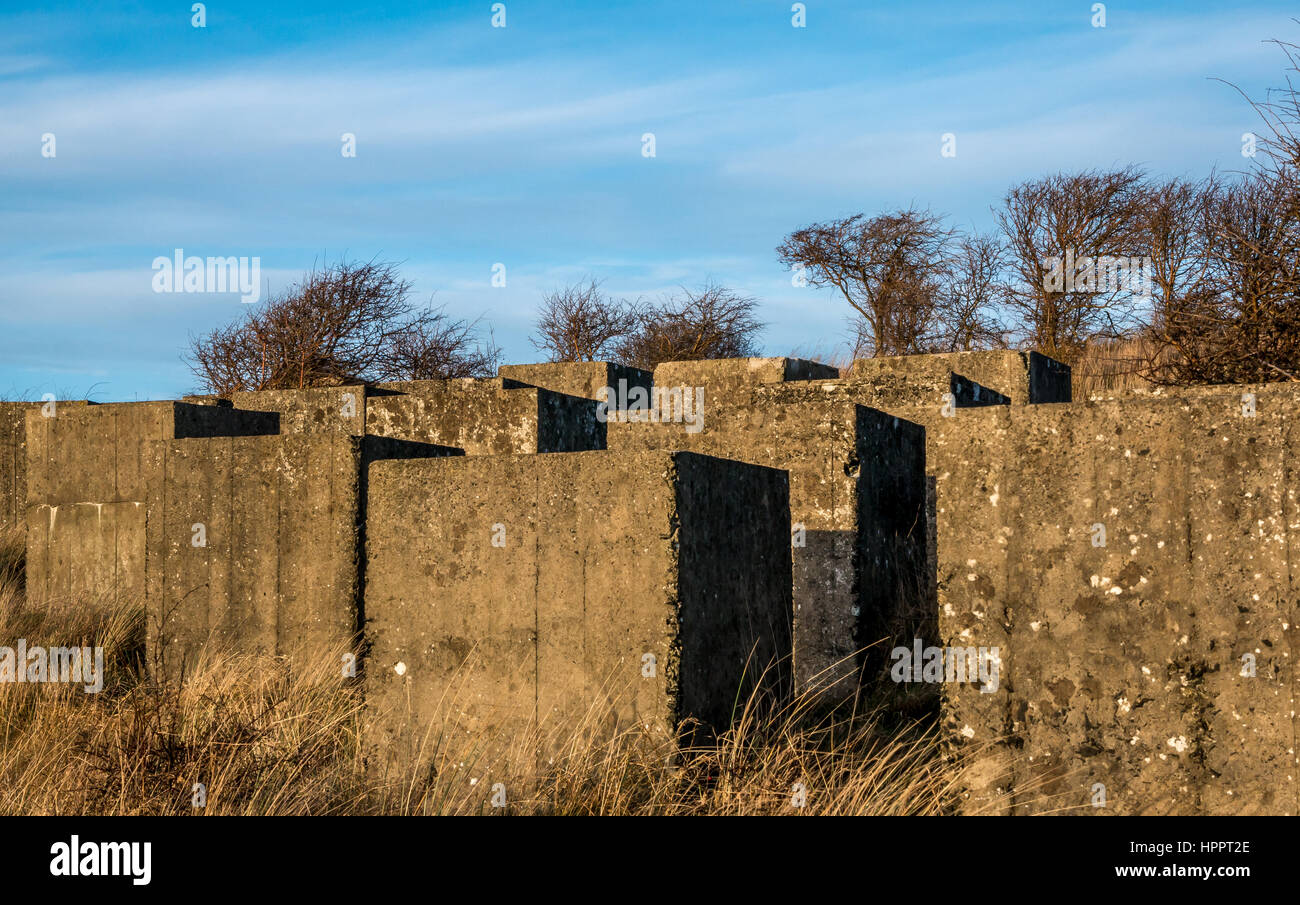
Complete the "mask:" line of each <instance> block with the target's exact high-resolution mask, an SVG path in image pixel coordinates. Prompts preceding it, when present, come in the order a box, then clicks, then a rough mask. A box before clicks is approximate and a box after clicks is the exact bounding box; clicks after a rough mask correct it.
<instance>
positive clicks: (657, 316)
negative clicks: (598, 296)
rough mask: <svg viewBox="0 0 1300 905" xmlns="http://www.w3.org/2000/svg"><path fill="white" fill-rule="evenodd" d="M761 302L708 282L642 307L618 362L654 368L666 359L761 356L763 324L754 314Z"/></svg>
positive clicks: (620, 346)
mask: <svg viewBox="0 0 1300 905" xmlns="http://www.w3.org/2000/svg"><path fill="white" fill-rule="evenodd" d="M757 306H758V302H757V301H756V300H755V299H753V298H750V297H749V296H744V295H740V294H739V293H737V292H734V291H732V290H731V289H727V288H726V287H724V286H719V285H717V284H716V283H712V282H710V283H706V284H705V285H704V287H703V288H702V289H700V290H699V291H698V292H696V291H692V290H689V289H682V290H681V291H680V292H679V293H678V294H677V295H674V296H670V297H669V298H667V299H665V300H664V301H662V302H660V303H657V304H651V305H646V306H643V307H640V308H639V309H638V310H637V312H636V325H635V328H634V330H633V332H632V333H631V334H629V335H628V336H626V337H625V338H624V339H623V340H622V341H620V342H619V343H618V345H617V346H616V347H615V354H616V356H617V357H618V359H619V360H620V361H622V362H624V363H626V364H630V365H633V366H635V367H638V368H646V369H653V368H654V366H655V365H657V364H659V363H660V362H665V361H697V360H700V359H705V358H746V357H749V356H752V355H756V354H757V353H758V339H757V337H758V333H759V331H760V330H762V329H763V326H764V325H763V324H762V323H761V322H760V321H759V320H758V319H757V318H756V317H755V316H754V309H755V308H756V307H757Z"/></svg>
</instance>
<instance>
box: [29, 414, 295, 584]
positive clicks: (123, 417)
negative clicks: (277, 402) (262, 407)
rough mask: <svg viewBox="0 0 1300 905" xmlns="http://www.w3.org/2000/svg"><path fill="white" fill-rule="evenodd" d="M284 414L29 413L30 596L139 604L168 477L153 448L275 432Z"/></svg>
mask: <svg viewBox="0 0 1300 905" xmlns="http://www.w3.org/2000/svg"><path fill="white" fill-rule="evenodd" d="M275 428H276V416H275V415H274V414H268V413H263V412H241V411H237V410H234V409H230V408H222V407H216V406H204V405H189V404H186V403H179V402H132V403H113V404H109V405H87V406H64V405H60V406H59V407H58V408H57V410H56V414H55V416H54V417H52V418H51V417H46V416H45V415H44V414H43V413H42V412H41V411H40V410H39V409H36V410H31V411H28V412H27V413H26V433H27V503H28V506H27V592H28V594H29V595H31V596H33V597H34V598H37V599H41V598H52V597H58V598H70V599H87V598H103V597H113V596H115V595H116V596H124V597H125V599H139V598H140V593H141V590H142V583H143V574H142V571H141V570H142V568H143V562H144V517H143V514H142V507H143V506H144V503H145V501H146V500H147V499H148V497H149V493H150V491H151V489H153V490H157V489H159V488H161V486H162V485H161V483H160V477H159V476H158V475H157V474H156V473H155V472H153V471H152V470H151V468H150V465H149V463H148V461H147V459H146V458H145V443H146V442H148V441H150V440H161V439H171V438H183V437H209V436H221V435H226V436H250V435H257V434H268V433H274V431H275Z"/></svg>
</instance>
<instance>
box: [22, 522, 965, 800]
mask: <svg viewBox="0 0 1300 905" xmlns="http://www.w3.org/2000/svg"><path fill="white" fill-rule="evenodd" d="M0 549H3V550H6V551H9V552H8V553H7V555H8V556H9V557H10V559H9V560H8V561H5V562H0V574H3V575H9V574H11V573H13V572H14V570H15V569H18V570H19V572H20V558H19V559H18V560H17V561H15V560H14V559H13V557H14V556H15V555H16V554H15V553H14V547H13V545H9V546H5V547H0ZM143 632H144V620H143V615H142V614H141V613H140V612H139V611H138V610H136V609H133V608H132V607H130V606H124V605H119V604H115V603H112V602H108V601H88V602H87V601H79V602H77V603H76V604H75V605H66V604H65V605H58V604H42V605H41V606H39V607H37V606H29V605H28V604H27V602H26V601H25V600H24V597H23V594H22V592H21V588H20V585H19V584H18V583H16V582H12V581H8V580H7V579H6V580H5V583H3V584H0V645H5V646H13V645H14V644H15V643H16V640H17V639H18V638H23V639H26V642H27V644H28V645H29V646H33V645H37V644H40V645H47V646H50V645H55V646H65V647H66V646H80V645H86V646H96V645H98V646H101V647H103V648H104V654H105V670H106V673H107V679H106V682H105V686H104V689H103V691H101V692H100V693H98V694H88V693H86V692H85V691H84V690H83V689H82V687H81V685H79V684H73V685H67V684H63V685H61V684H52V683H50V684H15V683H0V813H4V814H103V815H131V814H163V815H186V814H191V815H198V814H236V815H258V814H268V815H269V814H288V815H295V814H338V815H346V814H579V815H606V814H608V815H619V814H628V815H640V814H646V815H655V814H658V815H707V814H804V815H813V814H874V815H902V814H913V815H925V814H943V813H949V812H951V811H952V810H953V808H954V806H955V803H956V800H957V797H958V794H959V792H960V789H961V787H962V783H963V775H964V772H965V770H966V769H967V765H966V764H965V763H964V762H963V760H962V759H961V758H954V757H952V756H945V755H944V754H943V753H942V752H941V749H940V744H939V737H938V729H937V725H936V721H935V720H934V718H933V716H932V715H930V716H926V717H922V718H909V717H906V716H902V715H900V711H899V710H898V709H896V708H895V707H892V706H889V705H888V704H886V703H880V704H877V705H873V706H865V707H864V706H859V707H857V708H850V709H848V710H847V711H846V710H845V709H844V708H840V709H834V708H827V707H825V706H824V702H823V701H821V700H819V698H818V695H817V694H816V693H809V694H805V695H803V696H800V697H798V698H796V699H795V700H793V701H790V702H786V703H784V704H783V705H779V706H773V705H772V702H770V701H765V700H761V699H759V698H754V699H751V700H749V701H742V702H739V703H738V705H737V712H736V714H735V719H734V724H733V726H732V728H730V729H729V730H728V731H726V732H724V733H722V734H720V735H716V736H708V735H705V734H703V733H699V734H696V735H694V736H692V737H693V738H694V739H695V740H694V741H692V742H690V743H688V744H687V745H686V746H685V747H684V748H683V747H679V746H678V745H676V744H672V743H669V742H666V741H665V740H664V739H662V738H657V737H652V736H651V735H650V734H649V733H648V732H646V731H644V730H643V729H642V728H640V727H636V726H633V727H627V728H624V729H621V730H618V731H612V732H611V731H610V730H609V729H608V724H607V722H606V720H607V716H608V710H607V708H605V709H602V708H600V707H597V706H595V705H593V706H592V708H591V710H590V712H589V713H588V714H586V715H584V716H583V717H581V718H580V719H578V720H576V722H574V723H569V724H556V725H549V726H533V727H529V728H526V729H523V730H521V731H519V732H518V733H517V734H515V735H513V736H512V737H510V738H499V737H485V736H483V735H482V734H479V735H475V734H472V733H469V734H467V733H462V732H457V731H455V726H454V725H453V724H451V723H448V724H445V725H443V724H434V725H430V726H429V727H428V729H429V733H428V740H427V746H426V750H425V751H424V752H423V755H424V756H423V757H422V758H421V759H420V762H419V763H418V764H415V765H405V766H403V767H401V768H399V769H396V770H393V771H389V772H384V773H382V774H381V773H380V772H379V771H377V770H376V768H375V763H374V761H373V759H371V758H373V755H374V753H375V752H374V751H372V750H369V749H368V748H367V745H368V744H369V742H367V735H366V733H365V732H364V730H365V726H366V721H367V719H369V718H371V717H372V716H373V715H372V714H368V713H367V711H366V708H365V706H364V702H363V701H362V699H361V696H360V693H359V690H358V687H357V685H356V680H355V679H349V678H347V677H345V676H343V675H342V670H341V669H339V668H338V664H339V663H340V662H341V660H340V656H341V653H342V652H341V651H338V652H333V651H330V652H320V653H321V654H322V655H321V656H313V657H301V656H299V657H295V658H293V659H292V661H291V660H290V659H287V658H282V657H274V656H267V655H258V654H253V653H240V652H220V651H219V650H218V649H217V648H213V649H212V651H211V652H210V653H209V654H208V655H207V656H206V659H203V660H202V661H201V662H199V663H198V664H197V665H195V666H194V667H193V668H192V669H191V670H190V671H189V672H188V674H187V675H185V676H184V678H183V680H174V681H160V680H155V679H154V678H153V677H151V675H150V672H149V670H148V668H147V667H146V665H145V663H144V657H143V652H142V646H143V644H142V640H143ZM325 654H328V655H325ZM303 663H315V664H320V665H319V666H317V667H304V666H302V665H295V664H303ZM540 751H545V752H548V756H546V757H545V758H541V757H539V754H538V752H540ZM200 787H201V789H202V794H201V795H200V794H199V788H200ZM800 790H804V791H803V794H802V795H801V794H800ZM498 792H499V793H500V794H495V793H498ZM494 798H496V799H497V801H496V802H495V803H496V804H504V806H503V807H494V806H493V805H494V801H493V799H494Z"/></svg>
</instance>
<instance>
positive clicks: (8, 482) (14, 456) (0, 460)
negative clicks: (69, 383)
mask: <svg viewBox="0 0 1300 905" xmlns="http://www.w3.org/2000/svg"><path fill="white" fill-rule="evenodd" d="M86 404H87V403H86V401H85V400H84V399H79V400H65V401H56V402H54V403H45V402H0V533H2V532H5V531H10V530H16V529H21V528H23V526H24V525H25V524H26V518H25V513H26V510H27V413H28V412H30V411H38V412H41V411H43V412H46V413H49V415H50V416H51V417H57V416H58V412H59V407H60V406H73V407H82V406H85V405H86Z"/></svg>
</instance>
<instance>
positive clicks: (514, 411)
mask: <svg viewBox="0 0 1300 905" xmlns="http://www.w3.org/2000/svg"><path fill="white" fill-rule="evenodd" d="M379 389H380V390H385V389H386V390H389V391H400V393H401V395H379V394H376V395H372V396H371V397H370V398H369V399H368V400H367V405H366V431H367V432H368V433H371V434H375V435H377V436H384V437H394V438H397V439H403V440H412V441H416V442H420V443H432V444H436V445H440V446H450V447H455V448H457V449H462V450H464V451H465V453H466V454H467V455H508V454H512V453H520V454H522V453H543V452H580V451H584V450H593V449H603V448H604V447H605V425H604V424H603V423H601V422H600V421H598V420H597V418H596V407H597V403H596V402H594V401H593V400H590V399H584V398H579V397H577V396H567V395H564V394H561V393H554V392H551V391H550V390H544V389H537V388H535V387H526V386H522V385H515V384H514V382H513V381H506V380H501V379H487V380H426V381H408V382H405V383H390V384H382V385H381V386H380V387H379Z"/></svg>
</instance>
